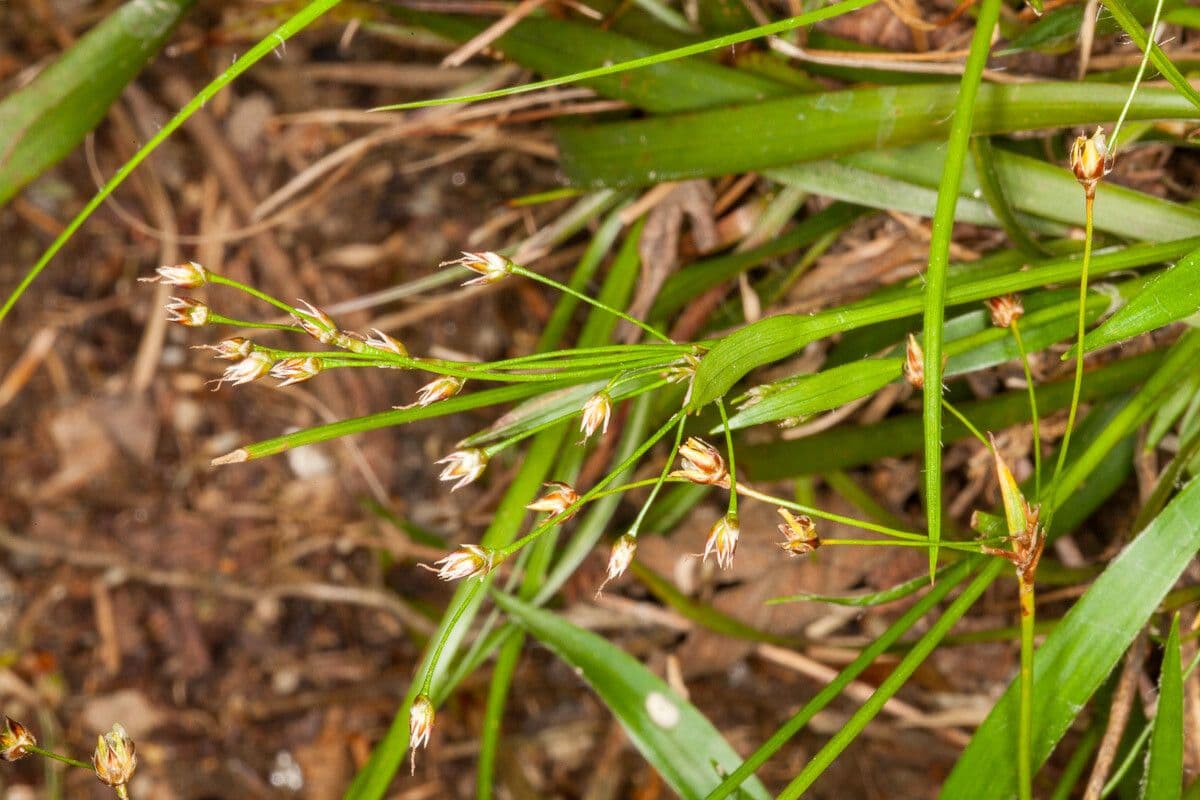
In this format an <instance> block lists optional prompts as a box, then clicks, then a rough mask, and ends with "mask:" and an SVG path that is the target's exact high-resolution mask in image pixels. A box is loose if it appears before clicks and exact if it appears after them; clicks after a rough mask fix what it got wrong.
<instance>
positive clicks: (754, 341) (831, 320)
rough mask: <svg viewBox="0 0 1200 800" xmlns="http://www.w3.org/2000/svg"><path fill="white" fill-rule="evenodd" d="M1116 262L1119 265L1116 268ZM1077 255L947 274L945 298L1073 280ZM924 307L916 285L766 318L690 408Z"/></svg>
mask: <svg viewBox="0 0 1200 800" xmlns="http://www.w3.org/2000/svg"><path fill="white" fill-rule="evenodd" d="M1198 246H1200V239H1197V238H1191V239H1182V240H1179V241H1176V242H1169V243H1164V244H1154V245H1149V244H1147V245H1133V246H1131V247H1128V248H1125V249H1123V250H1112V251H1109V252H1107V253H1102V254H1098V255H1096V256H1095V257H1094V258H1093V259H1092V264H1091V272H1092V275H1094V276H1099V275H1103V274H1107V273H1111V272H1115V271H1117V270H1118V269H1128V268H1129V267H1132V266H1137V265H1145V264H1150V263H1155V262H1157V261H1161V260H1167V259H1171V258H1178V257H1180V256H1182V255H1183V254H1184V253H1188V252H1190V251H1192V250H1194V249H1196V247H1198ZM1118 264H1119V265H1120V266H1118ZM1079 269H1080V261H1079V259H1078V258H1077V257H1075V256H1071V257H1066V258H1056V259H1048V260H1046V261H1042V262H1040V263H1035V264H1031V265H1030V266H1029V267H1028V268H1027V269H1022V270H1018V271H1013V272H1009V273H1005V274H1001V275H987V276H982V277H981V276H975V275H967V276H962V277H956V276H952V277H951V279H950V286H949V288H948V291H947V296H946V300H947V302H948V303H950V304H957V303H967V302H972V301H976V300H986V299H987V298H989V297H995V296H997V295H1001V294H1005V293H1007V292H1021V291H1026V290H1028V289H1031V288H1033V287H1035V286H1041V285H1044V284H1048V283H1057V282H1061V281H1067V280H1072V279H1076V280H1077V279H1078V277H1079ZM922 308H923V300H922V291H921V288H920V287H919V286H910V287H905V288H903V289H900V290H896V291H892V292H889V293H887V294H884V295H883V296H882V297H880V298H868V299H867V300H864V301H861V302H859V303H853V304H851V305H848V306H843V307H841V308H836V309H831V310H829V311H823V312H820V313H817V314H811V315H809V314H803V315H801V314H790V315H781V316H778V317H768V318H766V319H763V320H760V321H758V322H756V323H754V324H752V325H748V326H746V327H745V328H742V329H741V330H738V331H735V332H734V333H732V334H730V335H728V336H726V337H724V338H723V339H722V340H721V341H720V343H718V344H717V345H716V346H715V347H713V349H712V350H710V351H709V352H708V353H707V354H706V355H705V356H704V358H702V359H701V361H700V369H699V370H698V371H697V373H696V379H695V383H694V388H693V391H692V407H693V408H701V407H703V406H705V405H707V404H709V403H711V402H712V401H714V400H716V399H717V398H718V397H722V396H723V395H724V394H725V393H726V392H727V391H729V389H730V388H731V387H732V386H733V385H734V384H735V383H737V382H738V381H739V380H741V378H742V376H743V375H745V374H746V373H747V372H749V371H750V370H752V369H754V368H755V367H758V366H761V365H763V364H768V363H770V362H772V361H777V360H779V359H781V358H784V357H786V356H789V355H791V354H792V353H794V352H797V351H799V350H802V349H803V348H804V347H805V346H806V345H808V344H809V343H810V342H814V341H817V340H818V339H821V338H824V337H825V336H830V335H832V334H834V333H844V332H845V331H848V330H852V329H854V328H861V327H866V326H868V325H872V324H875V323H878V322H884V321H887V320H892V319H900V318H903V317H908V316H912V315H914V314H917V313H920V311H921V310H922Z"/></svg>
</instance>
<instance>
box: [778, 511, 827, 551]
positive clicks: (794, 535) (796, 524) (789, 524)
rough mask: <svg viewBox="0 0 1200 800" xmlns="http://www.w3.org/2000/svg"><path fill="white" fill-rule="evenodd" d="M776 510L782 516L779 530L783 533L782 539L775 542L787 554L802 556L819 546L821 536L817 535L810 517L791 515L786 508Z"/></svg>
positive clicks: (815, 527)
mask: <svg viewBox="0 0 1200 800" xmlns="http://www.w3.org/2000/svg"><path fill="white" fill-rule="evenodd" d="M776 510H777V511H778V512H779V516H781V517H783V522H782V523H780V525H779V532H780V533H782V534H783V537H784V540H783V541H782V542H777V544H778V545H779V547H780V549H782V550H783V551H784V552H785V553H787V554H788V555H789V556H802V555H807V554H808V553H811V552H812V551H814V550H816V549H817V548H818V547H820V546H821V537H819V536H817V526H816V525H814V524H813V521H812V519H811V518H809V517H808V516H806V515H804V514H801V515H800V516H798V517H795V516H792V513H791V512H790V511H788V510H787V509H786V508H780V509H776Z"/></svg>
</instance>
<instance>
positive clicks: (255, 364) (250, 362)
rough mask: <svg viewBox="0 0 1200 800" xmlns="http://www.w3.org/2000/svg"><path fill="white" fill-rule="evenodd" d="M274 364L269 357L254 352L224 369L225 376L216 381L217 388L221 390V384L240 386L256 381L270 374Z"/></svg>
mask: <svg viewBox="0 0 1200 800" xmlns="http://www.w3.org/2000/svg"><path fill="white" fill-rule="evenodd" d="M274 364H275V360H274V359H273V358H271V357H270V356H269V355H267V354H266V353H264V352H263V351H261V350H255V351H254V352H252V353H251V354H250V355H248V356H246V357H245V358H243V359H242V360H241V361H239V362H237V363H236V364H231V365H229V366H228V367H226V368H225V374H223V375H222V376H221V377H220V379H219V380H218V381H217V388H218V389H219V388H221V384H222V383H232V384H233V385H234V386H241V385H242V384H243V383H250V382H251V381H256V380H258V379H259V378H261V377H262V376H264V375H266V374H267V373H268V372H270V371H271V367H272V366H273V365H274Z"/></svg>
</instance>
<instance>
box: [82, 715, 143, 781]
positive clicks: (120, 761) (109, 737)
mask: <svg viewBox="0 0 1200 800" xmlns="http://www.w3.org/2000/svg"><path fill="white" fill-rule="evenodd" d="M134 751H135V748H134V744H133V740H132V739H130V738H129V735H128V734H127V733H125V728H124V727H122V725H121V723H119V722H117V723H114V724H113V726H112V730H110V731H109V732H108V733H106V734H104V735H103V736H101V737H99V739H98V740H97V742H96V752H95V753H93V754H92V766H93V767H94V768H95V770H96V777H97V778H99V779H100V780H101V781H102V782H104V783H106V784H108V785H109V786H124V785H125V784H127V783H129V779H130V778H132V777H133V771H134V770H135V769H137V753H136V752H134Z"/></svg>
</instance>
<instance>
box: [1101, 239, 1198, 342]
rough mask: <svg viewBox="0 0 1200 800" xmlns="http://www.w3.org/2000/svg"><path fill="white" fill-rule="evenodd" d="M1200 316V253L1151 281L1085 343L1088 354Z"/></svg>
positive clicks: (1177, 263)
mask: <svg viewBox="0 0 1200 800" xmlns="http://www.w3.org/2000/svg"><path fill="white" fill-rule="evenodd" d="M1196 313H1200V250H1193V251H1192V252H1190V253H1188V254H1187V255H1185V256H1184V257H1183V258H1181V259H1179V261H1177V262H1176V263H1175V265H1174V266H1172V267H1171V268H1170V269H1168V270H1165V271H1164V272H1161V273H1159V274H1158V275H1157V276H1155V277H1154V278H1153V279H1151V280H1150V281H1149V282H1148V283H1147V284H1146V285H1145V286H1143V287H1142V289H1141V291H1139V292H1138V293H1137V294H1135V295H1134V296H1133V297H1132V298H1131V299H1130V300H1129V302H1128V303H1126V304H1125V305H1124V306H1122V307H1121V308H1120V309H1118V310H1117V312H1116V313H1115V314H1113V315H1112V316H1111V317H1109V318H1108V319H1106V320H1105V321H1104V322H1103V323H1102V324H1101V325H1100V327H1098V328H1096V329H1095V330H1094V331H1092V332H1091V333H1089V334H1088V335H1087V336H1086V337H1085V338H1084V340H1083V349H1084V351H1085V352H1091V351H1092V350H1096V349H1099V348H1101V347H1107V346H1108V345H1110V344H1116V343H1117V342H1123V341H1125V340H1126V339H1132V338H1133V337H1134V336H1138V335H1140V334H1143V333H1147V332H1148V331H1152V330H1154V329H1156V328H1161V327H1163V326H1164V325H1169V324H1171V323H1172V322H1177V321H1178V320H1181V319H1184V318H1185V317H1190V316H1192V315H1193V314H1196Z"/></svg>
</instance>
